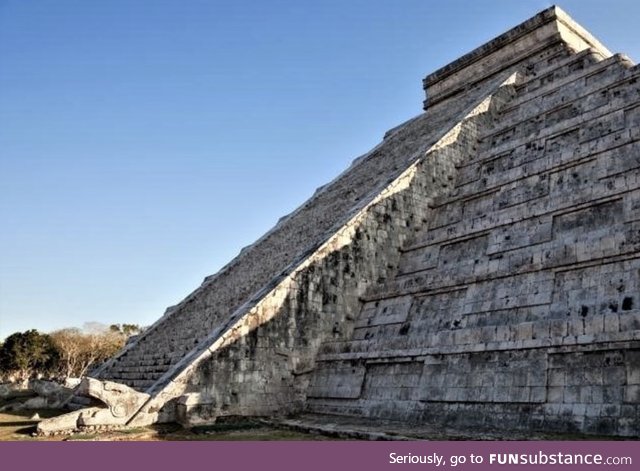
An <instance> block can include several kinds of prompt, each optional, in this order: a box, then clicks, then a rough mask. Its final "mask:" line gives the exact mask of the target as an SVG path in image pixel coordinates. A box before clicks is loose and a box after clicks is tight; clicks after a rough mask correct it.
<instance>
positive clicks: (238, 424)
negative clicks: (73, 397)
mask: <svg viewBox="0 0 640 471" xmlns="http://www.w3.org/2000/svg"><path fill="white" fill-rule="evenodd" d="M63 412H64V411H57V410H32V411H19V412H2V413H0V441H25V440H27V441H63V440H64V441H80V440H82V441H167V440H168V441H184V440H198V441H224V440H227V441H229V440H232V441H244V440H260V441H272V440H326V439H327V438H326V437H324V436H322V435H317V434H310V433H303V432H296V431H290V430H281V429H278V428H274V427H271V426H268V425H265V424H263V423H260V422H256V421H251V420H246V421H235V422H230V423H221V424H215V425H210V426H206V427H205V426H203V427H195V428H193V429H190V430H187V429H184V428H182V427H181V426H180V425H177V424H163V425H154V426H150V427H137V428H129V429H121V430H117V431H113V432H103V433H100V434H93V433H91V434H89V433H78V434H74V435H68V436H55V437H34V436H32V434H33V433H34V432H35V429H36V425H37V423H38V421H37V420H34V419H32V417H33V415H34V414H35V413H38V415H39V416H40V417H41V418H46V417H53V416H55V415H58V414H61V413H63Z"/></svg>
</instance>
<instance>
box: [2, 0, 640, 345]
mask: <svg viewBox="0 0 640 471" xmlns="http://www.w3.org/2000/svg"><path fill="white" fill-rule="evenodd" d="M550 5H551V4H550V3H548V2H542V1H533V0H523V1H515V0H514V1H479V0H475V1H451V0H447V1H444V0H440V1H428V0H421V1H414V0H388V1H375V0H356V1H349V0H340V1H335V0H331V1H301V0H288V1H267V0H260V1H258V0H255V1H242V0H229V1H213V0H211V1H197V0H173V1H160V0H146V1H143V0H109V1H107V0H104V1H86V0H77V1H68V0H0V224H1V226H0V339H1V338H3V337H5V336H6V335H8V334H10V333H12V332H15V331H18V330H20V331H22V330H25V329H29V328H36V329H39V330H41V331H50V330H52V329H56V328H61V327H66V326H82V325H83V324H84V323H85V322H91V321H98V322H103V323H106V324H109V323H116V322H117V323H122V322H129V323H140V324H143V325H148V324H151V323H152V322H153V321H155V320H156V319H157V318H158V317H159V316H160V315H161V314H162V313H163V312H164V308H165V307H166V306H168V305H171V304H175V303H176V302H178V301H180V300H181V299H182V298H183V297H184V296H186V295H187V294H188V293H189V292H191V291H192V290H193V289H195V288H196V287H197V286H198V285H199V284H200V282H201V281H202V278H204V277H205V276H206V275H210V274H212V273H214V272H216V271H217V270H218V269H219V268H220V267H221V266H222V265H224V264H225V263H226V262H227V261H229V260H230V259H231V258H232V257H234V256H235V255H236V254H237V253H238V251H239V250H240V249H241V248H242V247H243V246H245V245H248V244H250V243H251V242H253V241H254V240H255V239H256V238H258V237H259V236H260V235H261V234H262V233H264V232H265V231H266V230H268V229H269V228H270V227H272V226H273V225H274V224H275V222H276V221H277V219H278V218H279V217H280V216H282V215H284V214H286V213H288V212H290V211H291V210H293V209H294V208H295V207H297V206H298V205H299V204H300V203H302V202H303V201H304V200H306V199H307V198H308V197H309V196H310V195H311V194H312V193H313V191H314V190H315V188H316V187H318V186H320V185H322V184H324V183H326V182H327V181H329V180H331V179H332V178H333V177H335V176H336V175H337V174H338V173H339V172H340V171H342V170H343V169H344V168H345V167H346V166H347V165H348V164H349V163H350V162H351V160H352V159H354V158H355V157H357V156H358V155H360V154H362V153H364V152H366V151H367V150H368V149H370V148H371V147H373V146H374V145H375V144H376V143H377V142H379V140H380V139H381V137H382V135H383V133H384V131H386V130H387V129H389V128H391V127H393V126H395V125H397V124H399V123H400V122H402V121H404V120H406V119H408V118H410V117H411V116H413V115H416V114H418V113H419V112H420V111H421V102H422V99H423V92H422V89H421V79H422V78H423V76H424V75H426V74H427V73H429V72H431V71H433V70H435V69H436V68H438V67H440V66H442V65H445V64H447V63H448V62H450V61H451V60H453V59H456V58H457V57H459V56H460V55H461V54H463V53H465V52H468V51H469V50H471V49H473V48H475V47H476V46H479V45H480V44H482V43H483V42H485V41H487V40H489V39H491V38H492V37H494V36H496V35H498V34H500V33H502V32H504V31H505V30H507V29H508V28H510V27H512V26H514V25H515V24H517V23H519V22H521V21H523V20H525V19H527V18H529V17H530V16H532V15H534V14H535V13H537V12H538V11H539V10H542V9H544V8H546V7H548V6H550ZM639 5H640V2H637V1H627V2H622V1H618V2H616V1H608V2H595V1H583V0H581V1H577V0H571V1H565V2H563V3H561V4H560V6H561V7H563V8H564V9H565V10H567V11H568V13H569V14H571V15H572V16H573V17H574V19H576V20H577V21H578V22H580V23H581V24H582V25H583V26H585V27H586V28H587V29H589V30H590V31H591V32H592V33H593V34H595V35H596V36H597V37H598V38H599V39H600V40H601V41H602V42H603V43H604V44H605V45H607V46H608V47H609V48H610V49H611V50H613V51H619V52H625V53H627V54H629V55H630V56H631V57H632V58H634V59H637V58H638V57H640V51H639V47H638V44H639V41H638V39H639V37H638V33H637V31H638V19H639V18H640V6H639Z"/></svg>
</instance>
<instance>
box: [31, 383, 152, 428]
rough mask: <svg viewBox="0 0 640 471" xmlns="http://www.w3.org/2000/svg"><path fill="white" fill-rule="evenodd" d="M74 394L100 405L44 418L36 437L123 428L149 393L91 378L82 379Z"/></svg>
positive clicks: (39, 424) (147, 397)
mask: <svg viewBox="0 0 640 471" xmlns="http://www.w3.org/2000/svg"><path fill="white" fill-rule="evenodd" d="M76 394H77V396H78V397H82V398H86V399H91V401H90V402H89V403H90V404H99V405H96V406H91V407H85V408H82V409H80V410H75V411H73V412H69V413H67V414H64V415H61V416H58V417H53V418H50V419H45V420H43V421H41V422H39V423H38V427H37V432H38V433H39V434H41V435H50V434H56V433H66V432H71V431H77V430H87V429H98V430H101V429H105V428H112V427H120V426H124V425H126V424H127V422H129V420H130V419H131V418H132V417H133V415H134V414H135V413H137V412H138V411H139V410H140V407H141V406H142V405H143V404H144V403H145V402H146V401H147V400H148V399H149V395H148V394H145V393H141V392H138V391H135V390H134V389H131V388H130V387H128V386H125V385H123V384H119V383H114V382H111V381H99V380H97V379H93V378H83V380H82V382H81V383H80V385H79V386H78V387H77V388H76Z"/></svg>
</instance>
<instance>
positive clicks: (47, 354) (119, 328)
mask: <svg viewBox="0 0 640 471" xmlns="http://www.w3.org/2000/svg"><path fill="white" fill-rule="evenodd" d="M141 331H142V328H141V327H140V326H138V325H135V324H113V325H111V326H110V327H109V328H107V329H103V330H101V331H98V332H84V331H82V330H80V329H77V328H69V329H62V330H57V331H55V332H51V333H49V334H46V333H40V332H38V331H37V330H27V331H26V332H16V333H15V334H12V335H10V336H9V337H7V338H6V339H5V340H4V342H3V343H1V344H0V382H3V381H10V382H21V381H26V380H28V379H31V378H46V379H53V380H57V381H60V382H64V380H66V379H67V378H78V377H81V376H84V375H85V374H87V373H88V372H89V371H90V370H92V369H94V368H96V367H97V366H99V365H100V364H101V363H103V362H104V361H106V360H107V359H109V358H110V357H112V356H113V355H115V354H116V353H117V352H118V351H119V350H120V349H121V348H122V347H123V346H124V344H125V343H126V341H127V339H128V338H129V337H130V336H132V335H136V334H139V333H140V332H141Z"/></svg>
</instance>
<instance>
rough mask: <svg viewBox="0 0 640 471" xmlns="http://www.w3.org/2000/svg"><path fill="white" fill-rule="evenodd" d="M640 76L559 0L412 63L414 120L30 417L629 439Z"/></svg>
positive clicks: (66, 424)
mask: <svg viewBox="0 0 640 471" xmlns="http://www.w3.org/2000/svg"><path fill="white" fill-rule="evenodd" d="M639 76H640V70H639V69H638V67H636V66H634V65H633V63H632V62H631V61H630V60H629V59H628V58H626V57H625V56H623V55H619V54H616V55H612V54H611V53H610V52H609V51H608V50H607V49H606V48H605V47H604V46H603V45H602V44H600V42H599V41H598V40H597V39H595V38H594V37H593V36H591V35H590V34H589V33H588V32H587V31H586V30H584V29H583V28H582V27H581V26H580V25H578V24H577V23H575V22H574V21H573V20H572V19H571V18H570V17H569V16H568V15H567V14H566V13H564V12H563V11H562V10H560V9H559V8H557V7H551V8H549V9H547V10H544V11H542V12H541V13H539V14H537V15H536V16H534V17H533V18H531V19H529V20H528V21H526V22H524V23H522V24H520V25H518V26H516V27H515V28H513V29H511V30H509V31H508V32H506V33H504V34H503V35H501V36H499V37H497V38H495V39H493V40H492V41H490V42H488V43H486V44H484V45H482V46H481V47H479V48H477V49H475V50H473V51H472V52H470V53H468V54H466V55H464V56H463V57H461V58H459V59H458V60H456V61H454V62H452V63H451V64H449V65H447V66H445V67H443V68H441V69H439V70H437V71H436V72H434V73H432V74H430V75H428V76H427V77H426V78H425V80H424V89H425V92H426V95H427V99H426V100H425V102H424V112H423V113H422V114H420V115H419V116H417V117H415V118H413V119H411V120H409V121H407V122H405V123H403V124H401V125H400V126H398V127H396V128H394V129H391V130H390V131H388V132H387V134H386V135H385V136H384V139H383V141H382V142H381V143H380V144H379V145H378V146H377V147H375V148H374V149H373V150H371V151H370V152H369V153H367V154H365V155H363V156H361V157H359V158H358V159H356V160H355V161H354V162H353V164H352V165H351V166H350V167H349V168H348V169H347V170H346V171H345V172H343V173H342V174H341V175H339V176H338V177H337V178H336V179H335V180H333V181H332V182H330V183H328V184H327V185H326V186H324V187H321V188H319V189H318V190H317V191H316V193H315V194H314V195H313V197H312V198H311V199H309V200H308V201H307V202H305V203H304V204H303V205H302V206H300V207H299V208H298V209H297V210H296V211H294V212H293V213H291V214H289V215H287V216H285V217H283V218H282V219H281V220H280V221H279V222H278V224H277V225H276V226H275V227H274V228H273V229H272V230H271V231H269V232H268V233H267V234H265V235H264V236H263V237H262V238H260V239H259V240H258V241H256V242H255V243H254V244H253V245H251V246H249V247H247V248H245V249H244V250H243V251H242V252H241V253H240V254H239V255H238V256H237V257H236V258H235V259H234V260H232V261H231V262H230V263H229V264H228V265H227V266H226V267H224V268H223V269H222V270H221V271H220V272H219V273H217V274H215V275H213V276H211V277H208V278H206V279H205V280H204V282H203V283H202V285H201V286H200V287H199V288H197V289H196V290H195V291H194V292H193V293H191V294H190V295H189V296H187V297H186V298H185V299H184V300H183V301H182V302H181V303H180V304H178V305H176V306H173V307H171V308H169V309H167V311H166V313H165V314H164V316H163V317H162V318H160V319H159V320H158V321H157V322H156V323H155V324H154V325H153V326H151V328H149V329H148V330H147V331H146V332H145V333H144V334H142V335H140V336H139V337H138V338H137V339H135V340H134V341H133V342H131V343H130V344H129V345H128V346H127V347H126V348H125V349H124V350H123V351H122V352H120V354H119V355H117V356H116V357H115V358H113V359H112V360H111V361H109V362H108V363H106V364H105V365H103V366H102V367H101V368H100V369H99V370H98V371H96V372H94V373H93V375H92V376H93V377H92V378H88V379H86V380H85V381H84V382H83V384H82V385H81V386H80V389H79V390H78V393H77V398H76V400H75V404H84V405H90V404H88V402H87V401H86V400H85V402H83V401H82V400H81V396H89V397H93V398H96V399H99V401H100V402H97V403H95V404H93V405H92V407H89V408H86V409H82V410H79V411H75V412H71V413H69V414H67V415H66V416H63V417H62V418H58V419H52V420H49V421H46V420H45V421H43V422H41V425H40V431H41V432H42V433H50V432H55V431H59V430H64V429H72V428H81V427H92V426H94V427H102V426H110V425H123V424H129V425H135V424H147V423H151V422H156V421H170V420H178V421H180V422H182V423H184V424H197V423H207V422H213V421H215V420H216V418H218V417H221V416H230V415H245V416H246V415H249V416H265V415H268V416H273V415H284V414H291V413H299V412H311V413H315V414H333V415H344V416H357V417H365V418H371V419H378V420H379V419H389V420H399V421H403V422H404V423H409V424H415V425H416V426H419V425H421V424H422V425H424V424H430V425H433V426H438V425H440V424H447V425H449V426H457V427H462V428H465V427H466V428H474V429H491V428H494V427H499V428H502V429H505V428H513V429H523V430H527V431H535V430H542V431H563V432H567V431H572V432H583V433H595V434H606V435H623V436H638V434H640V406H639V404H640V310H639V307H640V143H639V142H638V139H639V138H640V128H639V124H640V83H638V77H639ZM105 404H106V405H107V406H108V407H107V408H105V407H104V406H105ZM56 420H57V421H56Z"/></svg>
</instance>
